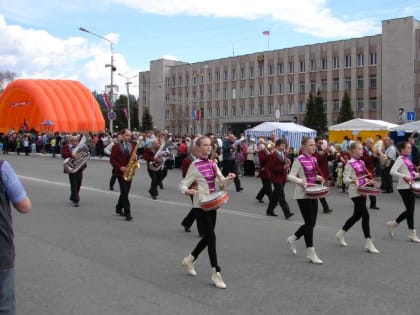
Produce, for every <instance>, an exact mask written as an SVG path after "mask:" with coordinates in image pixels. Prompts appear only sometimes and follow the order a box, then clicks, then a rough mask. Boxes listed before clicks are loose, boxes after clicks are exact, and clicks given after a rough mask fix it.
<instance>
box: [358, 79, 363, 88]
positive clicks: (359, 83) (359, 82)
mask: <svg viewBox="0 0 420 315" xmlns="http://www.w3.org/2000/svg"><path fill="white" fill-rule="evenodd" d="M357 88H358V89H363V77H357Z"/></svg>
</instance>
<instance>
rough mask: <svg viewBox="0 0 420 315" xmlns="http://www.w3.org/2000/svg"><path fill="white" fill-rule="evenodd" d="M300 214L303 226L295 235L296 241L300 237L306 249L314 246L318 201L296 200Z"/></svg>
mask: <svg viewBox="0 0 420 315" xmlns="http://www.w3.org/2000/svg"><path fill="white" fill-rule="evenodd" d="M297 203H298V206H299V209H300V213H301V214H302V217H303V222H304V224H303V225H301V226H300V227H299V228H298V230H297V231H296V233H295V236H296V238H297V239H299V238H301V237H302V235H303V237H304V239H305V244H306V247H313V246H314V227H315V224H316V217H317V215H318V200H316V199H297Z"/></svg>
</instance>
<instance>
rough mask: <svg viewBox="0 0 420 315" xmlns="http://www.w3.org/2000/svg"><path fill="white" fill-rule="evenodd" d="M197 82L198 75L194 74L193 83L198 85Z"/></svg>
mask: <svg viewBox="0 0 420 315" xmlns="http://www.w3.org/2000/svg"><path fill="white" fill-rule="evenodd" d="M196 84H197V76H196V75H194V76H193V85H196Z"/></svg>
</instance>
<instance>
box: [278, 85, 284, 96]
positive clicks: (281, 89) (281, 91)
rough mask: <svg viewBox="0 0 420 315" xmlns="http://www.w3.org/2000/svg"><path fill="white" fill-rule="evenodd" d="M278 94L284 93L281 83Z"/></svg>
mask: <svg viewBox="0 0 420 315" xmlns="http://www.w3.org/2000/svg"><path fill="white" fill-rule="evenodd" d="M279 94H284V88H283V84H281V83H279Z"/></svg>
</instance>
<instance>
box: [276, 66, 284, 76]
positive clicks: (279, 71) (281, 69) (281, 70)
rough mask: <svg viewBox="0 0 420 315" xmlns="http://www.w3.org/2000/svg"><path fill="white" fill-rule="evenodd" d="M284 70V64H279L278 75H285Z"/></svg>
mask: <svg viewBox="0 0 420 315" xmlns="http://www.w3.org/2000/svg"><path fill="white" fill-rule="evenodd" d="M283 72H284V70H283V64H282V63H278V64H277V75H280V74H283Z"/></svg>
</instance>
